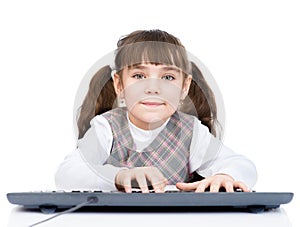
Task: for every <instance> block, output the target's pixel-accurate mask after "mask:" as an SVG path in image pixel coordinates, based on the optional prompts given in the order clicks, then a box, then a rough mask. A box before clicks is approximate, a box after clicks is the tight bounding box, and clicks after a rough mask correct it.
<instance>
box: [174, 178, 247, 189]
mask: <svg viewBox="0 0 300 227" xmlns="http://www.w3.org/2000/svg"><path fill="white" fill-rule="evenodd" d="M176 187H177V188H178V189H180V190H183V191H193V190H195V192H204V191H205V189H206V188H208V187H209V188H210V192H218V191H219V189H220V188H221V187H224V188H225V189H226V192H234V189H235V188H239V189H241V190H242V191H244V192H250V190H249V188H248V187H247V186H246V185H245V184H244V183H242V182H240V181H235V180H234V179H233V178H232V177H231V176H229V175H226V174H216V175H214V176H211V177H208V178H205V179H203V180H201V181H196V182H193V183H181V182H180V183H177V184H176Z"/></svg>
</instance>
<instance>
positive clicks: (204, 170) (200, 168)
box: [178, 120, 257, 191]
mask: <svg viewBox="0 0 300 227" xmlns="http://www.w3.org/2000/svg"><path fill="white" fill-rule="evenodd" d="M190 171H191V172H194V171H196V172H197V173H198V174H199V175H201V176H203V177H205V178H206V179H204V180H203V181H201V183H199V182H196V183H193V184H179V185H178V186H179V188H180V189H182V190H196V191H204V190H205V189H206V188H208V187H210V190H211V191H218V190H219V188H220V187H224V188H225V189H226V191H233V189H234V188H241V189H242V190H243V191H249V188H251V187H253V186H254V184H255V182H256V179H257V172H256V168H255V165H254V164H253V163H252V162H251V161H250V160H249V159H247V158H246V157H244V156H242V155H239V154H237V153H235V152H233V151H232V150H231V149H229V148H228V147H226V146H224V145H223V144H222V142H221V141H220V140H218V139H216V138H215V137H213V136H212V135H211V134H210V133H209V131H208V129H207V128H206V127H205V126H203V125H202V124H201V123H200V121H198V120H196V121H195V124H194V134H193V139H192V144H191V155H190Z"/></svg>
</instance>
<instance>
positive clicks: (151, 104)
mask: <svg viewBox="0 0 300 227" xmlns="http://www.w3.org/2000/svg"><path fill="white" fill-rule="evenodd" d="M141 104H142V105H144V106H146V107H159V106H164V105H165V103H164V102H161V101H146V100H145V101H142V102H141Z"/></svg>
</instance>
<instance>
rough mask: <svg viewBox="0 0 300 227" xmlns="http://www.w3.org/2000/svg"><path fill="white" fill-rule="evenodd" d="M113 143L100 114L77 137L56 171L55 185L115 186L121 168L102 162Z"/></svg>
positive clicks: (60, 186)
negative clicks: (74, 146)
mask: <svg viewBox="0 0 300 227" xmlns="http://www.w3.org/2000/svg"><path fill="white" fill-rule="evenodd" d="M111 146H112V134H111V130H110V126H109V124H108V122H107V121H106V120H105V119H104V118H103V117H100V116H97V117H96V118H94V119H93V120H92V121H91V128H90V129H89V130H88V131H87V132H86V134H85V135H84V137H83V138H82V139H80V140H79V141H78V148H77V149H76V150H75V151H73V152H72V153H71V154H69V155H68V156H67V157H66V158H65V159H64V161H63V162H62V163H61V164H60V166H59V168H58V170H57V172H56V174H55V183H56V186H57V188H59V189H64V190H73V189H89V190H116V186H115V177H116V174H117V172H119V171H120V170H121V169H124V168H118V167H115V166H112V165H108V164H107V165H104V163H105V161H106V159H107V157H108V156H109V153H110V149H111Z"/></svg>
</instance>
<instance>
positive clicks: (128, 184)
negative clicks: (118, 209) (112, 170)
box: [123, 174, 132, 193]
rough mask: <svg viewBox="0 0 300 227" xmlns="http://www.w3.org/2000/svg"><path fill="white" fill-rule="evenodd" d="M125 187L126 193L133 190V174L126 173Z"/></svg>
mask: <svg viewBox="0 0 300 227" xmlns="http://www.w3.org/2000/svg"><path fill="white" fill-rule="evenodd" d="M123 187H124V190H125V192H126V193H131V192H132V188H131V175H130V174H126V175H124V179H123Z"/></svg>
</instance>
